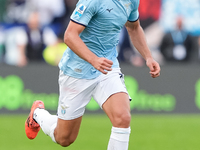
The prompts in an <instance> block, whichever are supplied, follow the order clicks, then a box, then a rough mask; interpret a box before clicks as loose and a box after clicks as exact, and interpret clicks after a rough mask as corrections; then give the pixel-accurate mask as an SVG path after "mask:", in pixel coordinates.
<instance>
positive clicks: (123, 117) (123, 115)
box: [102, 92, 131, 128]
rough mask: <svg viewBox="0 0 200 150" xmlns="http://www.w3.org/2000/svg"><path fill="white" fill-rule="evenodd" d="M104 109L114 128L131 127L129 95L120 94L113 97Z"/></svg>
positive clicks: (105, 104) (108, 100) (107, 101)
mask: <svg viewBox="0 0 200 150" xmlns="http://www.w3.org/2000/svg"><path fill="white" fill-rule="evenodd" d="M102 107H103V110H104V112H105V113H106V114H107V116H108V117H109V118H110V121H111V122H112V124H113V126H115V127H122V128H127V127H129V126H130V120H131V114H130V101H129V96H128V94H127V93H124V92H119V93H115V94H113V95H111V96H110V97H109V98H108V99H107V100H106V102H105V103H104V104H103V106H102Z"/></svg>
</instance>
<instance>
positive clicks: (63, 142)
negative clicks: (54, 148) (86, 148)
mask: <svg viewBox="0 0 200 150" xmlns="http://www.w3.org/2000/svg"><path fill="white" fill-rule="evenodd" d="M74 141H75V140H73V139H61V140H60V141H58V143H59V144H60V145H61V146H62V147H68V146H70V145H71V144H72V143H74Z"/></svg>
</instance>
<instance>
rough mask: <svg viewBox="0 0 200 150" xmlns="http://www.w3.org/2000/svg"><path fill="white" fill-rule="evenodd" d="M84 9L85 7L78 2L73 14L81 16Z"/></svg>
mask: <svg viewBox="0 0 200 150" xmlns="http://www.w3.org/2000/svg"><path fill="white" fill-rule="evenodd" d="M85 9H86V6H84V5H83V4H80V5H79V6H78V8H77V10H76V12H75V15H78V16H79V17H81V16H82V14H83V13H84V11H85Z"/></svg>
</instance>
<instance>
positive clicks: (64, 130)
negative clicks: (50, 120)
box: [54, 117, 82, 143]
mask: <svg viewBox="0 0 200 150" xmlns="http://www.w3.org/2000/svg"><path fill="white" fill-rule="evenodd" d="M81 120H82V117H79V118H76V119H73V120H62V119H59V118H58V122H57V127H56V129H55V131H54V135H55V139H56V141H59V142H61V141H62V140H68V141H69V142H70V141H71V143H72V142H73V141H74V140H75V139H76V137H77V135H78V132H79V129H80V125H81Z"/></svg>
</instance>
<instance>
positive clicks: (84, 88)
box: [57, 68, 130, 120]
mask: <svg viewBox="0 0 200 150" xmlns="http://www.w3.org/2000/svg"><path fill="white" fill-rule="evenodd" d="M59 89H60V96H59V104H58V111H57V114H58V118H60V119H63V120H72V119H76V118H78V117H80V116H83V114H84V112H85V107H86V105H87V104H88V103H89V102H90V100H91V98H92V97H93V98H94V100H95V101H96V102H97V103H98V104H99V106H100V107H101V108H102V105H103V103H104V102H105V101H106V100H107V99H108V98H109V97H110V96H111V95H113V94H115V93H119V92H125V93H127V94H128V92H127V89H126V87H125V84H124V75H123V74H122V73H121V71H120V68H114V69H112V71H109V72H108V73H107V75H105V74H101V75H100V76H99V77H97V78H95V79H91V80H88V79H77V78H73V77H70V76H67V75H65V74H64V73H63V72H62V71H60V73H59ZM129 97H130V96H129Z"/></svg>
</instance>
